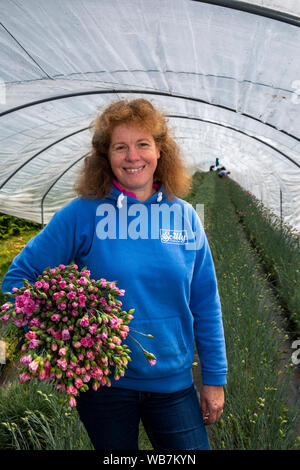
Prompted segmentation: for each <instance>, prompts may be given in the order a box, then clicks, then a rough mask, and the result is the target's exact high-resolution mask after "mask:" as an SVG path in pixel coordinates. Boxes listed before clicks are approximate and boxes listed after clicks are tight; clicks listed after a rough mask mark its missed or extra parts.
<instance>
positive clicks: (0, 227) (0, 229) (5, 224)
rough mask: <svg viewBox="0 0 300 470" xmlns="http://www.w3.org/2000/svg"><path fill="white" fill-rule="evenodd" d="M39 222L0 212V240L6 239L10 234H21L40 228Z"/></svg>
mask: <svg viewBox="0 0 300 470" xmlns="http://www.w3.org/2000/svg"><path fill="white" fill-rule="evenodd" d="M40 227H41V226H40V224H37V223H35V222H30V221H28V220H25V219H20V218H18V217H13V216H11V215H7V214H3V213H0V240H1V239H2V240H7V239H8V238H11V237H12V236H16V235H22V234H23V233H25V232H27V231H28V230H31V229H33V230H35V229H37V230H40Z"/></svg>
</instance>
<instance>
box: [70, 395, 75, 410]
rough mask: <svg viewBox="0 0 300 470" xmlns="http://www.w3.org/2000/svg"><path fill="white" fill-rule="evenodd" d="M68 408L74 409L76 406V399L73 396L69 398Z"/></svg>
mask: <svg viewBox="0 0 300 470" xmlns="http://www.w3.org/2000/svg"><path fill="white" fill-rule="evenodd" d="M69 406H70V407H71V408H74V407H75V406H76V399H75V398H74V397H73V396H71V397H70V399H69Z"/></svg>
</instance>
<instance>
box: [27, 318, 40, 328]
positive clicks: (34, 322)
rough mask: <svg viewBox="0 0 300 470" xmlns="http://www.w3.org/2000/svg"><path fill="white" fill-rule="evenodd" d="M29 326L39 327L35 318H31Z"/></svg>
mask: <svg viewBox="0 0 300 470" xmlns="http://www.w3.org/2000/svg"><path fill="white" fill-rule="evenodd" d="M29 326H30V327H32V326H37V327H39V326H40V322H39V320H38V319H37V318H33V319H32V320H30V322H29Z"/></svg>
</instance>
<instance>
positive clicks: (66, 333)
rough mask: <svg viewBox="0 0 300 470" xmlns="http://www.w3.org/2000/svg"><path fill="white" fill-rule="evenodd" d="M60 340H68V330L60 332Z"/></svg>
mask: <svg viewBox="0 0 300 470" xmlns="http://www.w3.org/2000/svg"><path fill="white" fill-rule="evenodd" d="M61 338H62V340H63V341H67V340H68V339H70V333H69V330H67V329H64V330H62V332H61Z"/></svg>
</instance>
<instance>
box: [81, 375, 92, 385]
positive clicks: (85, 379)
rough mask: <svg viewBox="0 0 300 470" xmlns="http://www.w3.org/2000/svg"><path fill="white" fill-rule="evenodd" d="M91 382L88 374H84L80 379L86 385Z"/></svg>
mask: <svg viewBox="0 0 300 470" xmlns="http://www.w3.org/2000/svg"><path fill="white" fill-rule="evenodd" d="M90 380H91V376H90V375H89V374H85V375H84V376H83V377H82V381H83V382H84V383H87V382H89V381H90Z"/></svg>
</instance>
